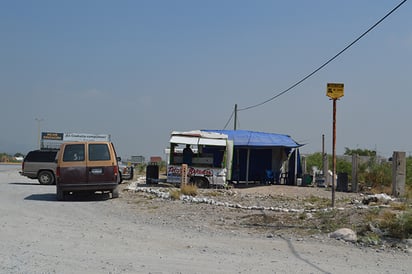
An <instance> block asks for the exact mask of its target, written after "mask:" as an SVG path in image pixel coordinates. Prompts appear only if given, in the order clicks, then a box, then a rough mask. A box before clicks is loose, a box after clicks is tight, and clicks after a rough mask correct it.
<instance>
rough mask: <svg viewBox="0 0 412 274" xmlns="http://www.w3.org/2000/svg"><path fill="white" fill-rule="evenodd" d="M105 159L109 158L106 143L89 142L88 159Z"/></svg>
mask: <svg viewBox="0 0 412 274" xmlns="http://www.w3.org/2000/svg"><path fill="white" fill-rule="evenodd" d="M107 160H110V153H109V148H108V146H107V145H106V144H89V161H107Z"/></svg>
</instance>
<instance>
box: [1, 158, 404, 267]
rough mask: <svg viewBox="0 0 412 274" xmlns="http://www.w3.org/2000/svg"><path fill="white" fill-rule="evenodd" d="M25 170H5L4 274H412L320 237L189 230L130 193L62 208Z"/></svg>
mask: <svg viewBox="0 0 412 274" xmlns="http://www.w3.org/2000/svg"><path fill="white" fill-rule="evenodd" d="M18 169H19V166H9V165H0V188H1V191H0V239H1V241H0V273H348V272H351V273H409V272H410V270H411V269H412V260H411V257H410V255H408V254H405V253H401V252H392V251H381V252H377V251H375V250H369V249H360V248H358V247H356V246H354V245H352V244H348V243H343V242H340V241H336V240H331V239H324V238H317V237H313V238H306V239H300V238H299V239H294V238H288V237H277V236H273V237H272V236H268V235H260V234H256V233H248V232H247V231H246V232H245V231H237V230H227V229H217V228H215V227H208V226H204V225H203V224H202V223H201V220H200V221H199V220H198V223H197V224H196V222H195V223H193V222H186V221H185V220H193V219H195V216H185V215H184V214H181V215H180V216H179V218H174V219H171V218H166V217H165V218H163V217H162V216H164V213H161V212H160V213H159V211H161V210H159V209H158V208H157V207H156V206H153V205H152V207H151V208H147V206H145V203H144V202H142V201H134V200H133V199H131V197H128V198H127V199H125V198H126V197H125V195H126V194H125V193H121V196H120V198H119V199H115V200H110V199H107V197H106V196H101V195H100V196H93V197H90V196H89V197H82V196H77V197H75V198H74V199H72V200H70V201H65V202H58V201H56V197H55V186H44V185H39V184H38V182H37V181H35V180H30V179H27V178H25V177H22V176H20V175H19V174H18ZM122 196H123V197H122ZM159 205H161V203H159ZM176 205H177V206H179V207H181V206H182V203H181V202H180V201H176ZM186 206H190V205H186ZM143 207H144V208H143ZM205 210H206V209H205ZM211 213H213V211H211ZM162 214H163V215H162ZM188 224H192V225H188Z"/></svg>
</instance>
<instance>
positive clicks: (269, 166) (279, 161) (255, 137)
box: [204, 130, 302, 185]
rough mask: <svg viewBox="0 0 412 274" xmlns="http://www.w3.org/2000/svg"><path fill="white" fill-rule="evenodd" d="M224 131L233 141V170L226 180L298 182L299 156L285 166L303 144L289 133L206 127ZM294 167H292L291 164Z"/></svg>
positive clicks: (215, 131) (220, 131)
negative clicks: (283, 168) (284, 167)
mask: <svg viewBox="0 0 412 274" xmlns="http://www.w3.org/2000/svg"><path fill="white" fill-rule="evenodd" d="M204 131H206V132H214V133H220V134H225V135H227V136H228V139H229V140H231V141H233V159H232V165H231V167H230V169H231V173H230V174H228V177H227V180H228V181H229V182H231V183H250V182H256V183H257V182H268V183H280V182H281V181H282V183H284V184H291V185H293V184H296V178H297V177H298V176H299V174H298V173H299V172H300V170H301V167H300V161H299V158H298V157H295V158H293V159H292V161H290V162H289V164H288V167H289V168H288V170H282V165H283V164H284V163H285V162H286V161H287V160H288V159H289V156H290V155H291V153H292V155H294V154H295V151H296V153H297V154H298V155H299V153H298V148H299V147H301V146H302V145H301V144H298V143H297V142H295V141H294V140H293V139H292V138H291V137H290V136H289V135H284V134H277V133H266V132H258V131H250V130H204ZM291 166H293V169H292V170H290V167H291Z"/></svg>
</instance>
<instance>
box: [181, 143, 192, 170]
mask: <svg viewBox="0 0 412 274" xmlns="http://www.w3.org/2000/svg"><path fill="white" fill-rule="evenodd" d="M192 159H193V151H192V149H191V148H190V145H186V147H185V148H184V149H183V164H187V165H189V166H191V165H192Z"/></svg>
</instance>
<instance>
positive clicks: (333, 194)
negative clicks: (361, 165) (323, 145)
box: [332, 99, 336, 207]
mask: <svg viewBox="0 0 412 274" xmlns="http://www.w3.org/2000/svg"><path fill="white" fill-rule="evenodd" d="M332 157H333V167H332V170H333V173H332V207H335V174H336V99H333V145H332Z"/></svg>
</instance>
